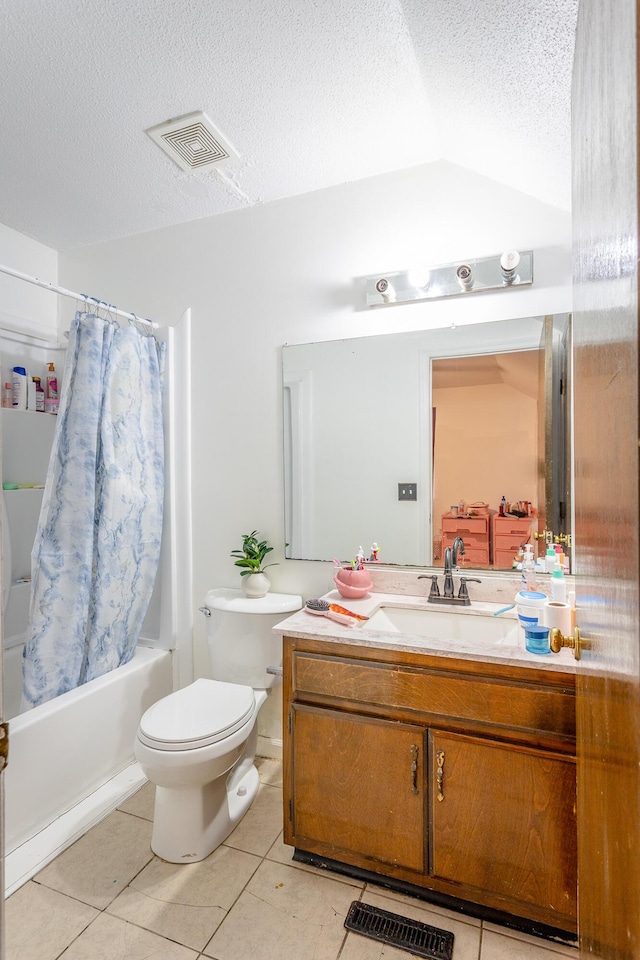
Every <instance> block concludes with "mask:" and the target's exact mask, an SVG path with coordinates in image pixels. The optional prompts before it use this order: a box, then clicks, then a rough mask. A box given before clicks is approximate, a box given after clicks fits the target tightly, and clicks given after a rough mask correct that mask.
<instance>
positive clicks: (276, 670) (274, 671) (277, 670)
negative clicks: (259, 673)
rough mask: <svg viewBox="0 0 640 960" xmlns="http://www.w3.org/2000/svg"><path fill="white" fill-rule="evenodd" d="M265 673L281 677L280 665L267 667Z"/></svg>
mask: <svg viewBox="0 0 640 960" xmlns="http://www.w3.org/2000/svg"><path fill="white" fill-rule="evenodd" d="M267 673H272V674H273V675H274V677H281V676H282V667H267Z"/></svg>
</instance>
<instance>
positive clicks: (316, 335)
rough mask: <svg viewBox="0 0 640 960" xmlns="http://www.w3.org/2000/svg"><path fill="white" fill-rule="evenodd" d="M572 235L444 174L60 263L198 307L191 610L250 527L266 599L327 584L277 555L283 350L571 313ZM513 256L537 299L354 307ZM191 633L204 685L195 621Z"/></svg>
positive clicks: (117, 298) (118, 294)
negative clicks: (392, 279)
mask: <svg viewBox="0 0 640 960" xmlns="http://www.w3.org/2000/svg"><path fill="white" fill-rule="evenodd" d="M159 202H161V198H159ZM570 229H571V221H570V215H569V214H567V213H563V212H561V211H559V210H556V209H555V208H553V207H550V206H547V205H545V204H542V203H540V202H538V201H536V200H534V199H532V198H530V197H528V196H526V195H525V194H522V193H518V192H516V191H513V190H510V189H507V188H504V187H502V186H500V185H499V184H497V183H495V182H493V181H491V180H488V179H486V178H483V177H481V176H477V175H475V174H471V173H469V172H468V171H466V170H463V169H461V168H458V167H454V166H452V165H450V164H445V163H438V164H433V165H428V166H422V167H414V168H411V169H409V170H404V171H399V172H397V173H393V174H389V175H385V176H382V177H376V178H372V179H369V180H363V181H358V182H356V183H349V184H344V185H342V186H339V187H335V188H331V189H327V190H323V191H319V192H317V193H312V194H307V195H305V196H298V197H294V198H292V199H289V200H283V201H278V202H275V203H270V204H266V205H264V206H260V205H257V206H254V207H252V208H250V209H247V210H244V211H240V212H236V213H230V214H224V215H221V216H218V217H215V218H209V219H203V220H198V221H194V222H191V223H186V224H181V225H179V226H175V227H170V228H167V229H163V230H158V231H154V232H152V233H149V234H145V235H141V236H136V237H131V238H127V239H124V240H121V241H117V242H111V243H106V244H101V245H99V246H95V247H91V248H86V249H84V250H80V251H76V252H74V253H69V254H61V256H60V282H61V283H63V284H64V285H65V286H68V287H70V288H72V289H77V290H82V291H84V292H86V293H88V294H91V295H93V296H98V297H100V298H101V299H104V300H108V301H110V302H112V303H116V304H117V305H118V306H121V307H122V308H124V309H127V310H133V311H135V312H136V313H140V314H142V315H143V316H150V317H153V318H154V319H157V320H158V321H160V322H162V323H172V322H174V321H175V320H176V319H177V318H178V316H179V315H180V314H181V313H182V311H183V310H184V308H185V307H187V306H191V308H192V364H193V366H192V375H193V391H192V400H193V533H194V546H193V553H194V597H193V603H194V607H196V606H198V605H199V604H200V603H201V602H202V598H203V596H204V593H205V591H206V590H207V589H208V588H209V587H211V586H215V585H218V586H234V585H237V584H238V577H237V571H236V568H235V567H234V566H233V564H232V561H231V560H230V558H229V552H230V551H231V550H232V549H234V548H237V547H239V546H240V541H241V534H243V533H247V532H250V531H251V530H253V529H254V528H257V529H258V530H259V531H260V533H261V534H262V535H263V536H265V537H268V538H269V540H271V541H272V542H273V543H274V544H275V545H276V550H275V551H274V559H276V560H279V561H280V565H279V566H276V567H273V568H272V569H271V570H270V571H269V573H270V576H271V580H272V584H273V589H275V590H280V591H282V592H300V593H302V594H303V595H304V596H305V597H309V596H318V595H319V594H321V593H322V592H324V591H325V590H327V589H328V588H329V587H330V586H331V585H332V583H331V577H332V570H331V565H330V564H326V563H325V564H322V563H315V562H305V561H292V560H287V561H286V562H284V559H283V550H284V546H283V540H284V536H283V471H282V401H281V372H280V370H281V347H282V345H283V344H284V343H304V342H308V341H314V340H326V339H338V338H340V337H354V336H360V335H365V334H366V335H370V334H375V333H387V332H389V331H391V330H419V329H426V328H430V327H442V326H448V325H450V324H451V323H453V322H455V323H456V324H458V325H464V324H468V323H476V322H483V321H489V320H498V319H504V318H508V317H525V316H530V315H540V314H544V313H550V312H566V311H569V310H570V309H571V233H570ZM507 247H516V248H520V249H529V248H531V249H533V250H534V252H535V264H534V274H535V283H534V286H533V287H532V288H529V289H525V288H523V289H521V290H508V291H501V292H500V293H497V294H479V295H476V296H469V297H457V298H453V299H449V300H446V301H432V302H429V303H424V304H412V305H402V306H390V307H385V308H382V309H378V310H375V311H372V310H369V311H365V310H362V309H360V304H359V303H358V304H356V303H355V301H354V296H355V293H354V291H355V290H356V287H357V284H356V283H354V278H358V277H363V276H365V275H367V274H370V273H376V272H378V271H380V272H386V271H390V270H393V269H402V268H404V267H406V266H408V265H410V264H412V263H413V262H415V261H416V260H417V259H419V258H423V259H424V261H426V262H427V263H428V264H438V263H442V262H447V261H450V260H457V259H466V258H469V257H477V256H483V255H488V254H494V253H496V252H500V251H502V250H504V249H505V248H507ZM69 317H70V314H69V313H68V312H67V313H66V314H65V318H64V322H65V325H68V319H69ZM381 389H383V387H381ZM326 455H327V456H328V457H329V456H330V455H331V452H330V450H327V451H326ZM339 469H340V465H339V464H336V470H339ZM195 631H196V649H195V653H196V671H197V672H198V673H203V674H206V673H207V663H206V649H205V645H204V623H203V621H202V618H200V616H199V615H197V617H196V628H195Z"/></svg>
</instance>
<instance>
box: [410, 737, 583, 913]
mask: <svg viewBox="0 0 640 960" xmlns="http://www.w3.org/2000/svg"><path fill="white" fill-rule="evenodd" d="M429 750H430V778H431V779H430V784H429V790H430V825H429V834H430V838H431V840H430V852H431V856H430V873H431V875H432V876H435V877H441V878H443V879H445V880H453V881H456V882H458V883H461V884H465V885H468V886H470V887H476V888H478V889H480V890H485V891H489V892H491V893H492V894H494V895H498V896H500V897H504V898H505V900H506V901H507V902H506V903H505V909H511V910H513V909H514V903H517V901H520V902H523V903H527V904H533V905H536V906H539V907H542V908H543V909H545V910H549V911H550V916H549V922H552V921H554V920H555V925H556V926H562V918H563V917H566V918H567V919H570V920H572V921H575V916H576V816H575V807H576V768H575V762H574V761H573V760H572V759H571V758H568V757H565V756H562V755H560V754H550V753H547V752H545V751H542V750H536V749H531V748H527V747H522V746H516V745H512V744H501V743H496V742H494V741H490V740H484V739H481V738H475V737H468V736H464V735H457V734H449V733H438V732H432V733H431V734H430V747H429ZM514 912H517V910H515V911H514Z"/></svg>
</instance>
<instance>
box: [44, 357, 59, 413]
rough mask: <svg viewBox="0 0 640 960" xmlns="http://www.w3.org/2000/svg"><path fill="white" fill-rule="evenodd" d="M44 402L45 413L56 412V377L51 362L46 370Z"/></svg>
mask: <svg viewBox="0 0 640 960" xmlns="http://www.w3.org/2000/svg"><path fill="white" fill-rule="evenodd" d="M44 403H45V410H46V411H47V413H57V412H58V378H57V376H56V368H55V365H54V364H53V363H49V369H48V371H47V387H46V392H45V399H44Z"/></svg>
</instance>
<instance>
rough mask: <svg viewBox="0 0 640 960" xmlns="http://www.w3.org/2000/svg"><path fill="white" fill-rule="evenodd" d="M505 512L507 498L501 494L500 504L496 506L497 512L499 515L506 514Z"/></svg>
mask: <svg viewBox="0 0 640 960" xmlns="http://www.w3.org/2000/svg"><path fill="white" fill-rule="evenodd" d="M506 512H507V500H506V497H504V496H503V497H502V500H501V501H500V506H499V508H498V514H499V515H500V516H501V517H504V516H505V515H506Z"/></svg>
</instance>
